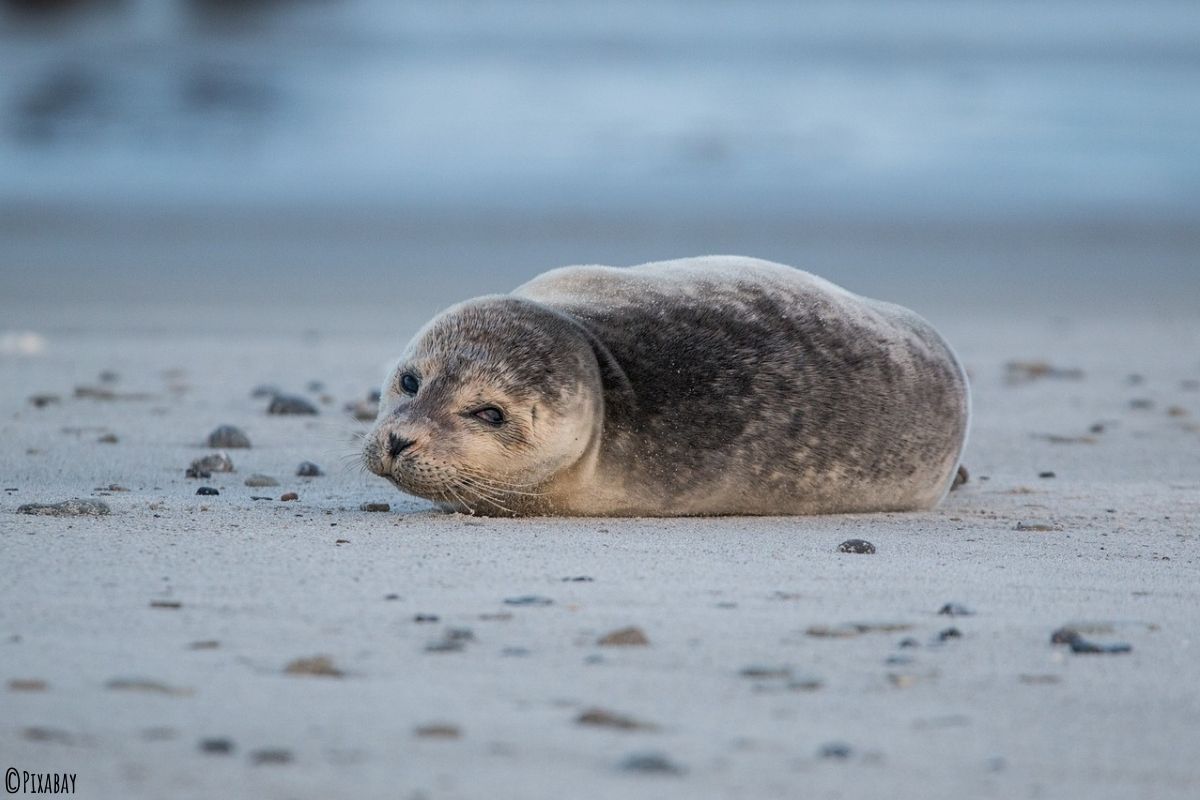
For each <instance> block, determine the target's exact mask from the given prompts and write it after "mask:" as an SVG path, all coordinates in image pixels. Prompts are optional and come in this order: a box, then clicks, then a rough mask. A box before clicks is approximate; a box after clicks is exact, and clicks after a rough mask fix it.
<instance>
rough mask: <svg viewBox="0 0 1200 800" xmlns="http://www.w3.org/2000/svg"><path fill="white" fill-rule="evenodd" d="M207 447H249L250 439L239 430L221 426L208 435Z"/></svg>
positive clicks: (230, 426)
mask: <svg viewBox="0 0 1200 800" xmlns="http://www.w3.org/2000/svg"><path fill="white" fill-rule="evenodd" d="M208 446H209V447H215V448H217V449H225V448H229V449H233V448H237V447H249V446H250V437H249V436H247V435H246V434H245V433H244V432H242V429H241V428H235V427H234V426H232V425H222V426H221V427H219V428H217V429H216V430H214V431H213V432H212V433H210V434H209V435H208Z"/></svg>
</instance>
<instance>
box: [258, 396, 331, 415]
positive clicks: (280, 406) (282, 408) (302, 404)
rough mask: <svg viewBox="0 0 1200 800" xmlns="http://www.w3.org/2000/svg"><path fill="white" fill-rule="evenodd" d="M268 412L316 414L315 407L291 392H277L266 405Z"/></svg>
mask: <svg viewBox="0 0 1200 800" xmlns="http://www.w3.org/2000/svg"><path fill="white" fill-rule="evenodd" d="M267 413H268V414H317V413H319V412H318V411H317V407H316V406H314V405H313V404H312V403H310V402H309V401H308V400H306V399H304V398H303V397H298V396H296V395H293V394H277V395H275V396H274V397H273V398H271V404H270V405H269V406H267Z"/></svg>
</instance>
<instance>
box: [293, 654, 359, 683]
mask: <svg viewBox="0 0 1200 800" xmlns="http://www.w3.org/2000/svg"><path fill="white" fill-rule="evenodd" d="M283 671H284V673H285V674H287V675H313V676H317V677H323V678H341V677H344V676H345V674H346V673H344V672H342V671H341V670H340V669H338V668H337V667H335V666H334V665H333V659H332V658H330V657H329V656H311V657H309V658H297V659H295V660H294V661H291V662H289V663H288V665H287V666H286V667H284V668H283Z"/></svg>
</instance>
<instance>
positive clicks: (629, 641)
mask: <svg viewBox="0 0 1200 800" xmlns="http://www.w3.org/2000/svg"><path fill="white" fill-rule="evenodd" d="M596 644H598V645H600V646H601V647H645V646H647V645H649V644H650V639H649V638H648V637H647V636H646V634H645V632H644V631H642V629H641V628H636V627H629V628H618V629H617V630H615V631H612V632H610V633H606V634H604V635H603V636H601V637H600V638H599V639H597V640H596Z"/></svg>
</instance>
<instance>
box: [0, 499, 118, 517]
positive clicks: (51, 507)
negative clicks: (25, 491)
mask: <svg viewBox="0 0 1200 800" xmlns="http://www.w3.org/2000/svg"><path fill="white" fill-rule="evenodd" d="M17 513H18V514H33V515H35V516H41V517H101V516H104V515H105V514H110V513H112V509H110V508H109V507H108V504H107V503H102V502H100V501H99V500H64V501H62V502H61V503H26V504H25V505H22V506H17Z"/></svg>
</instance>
